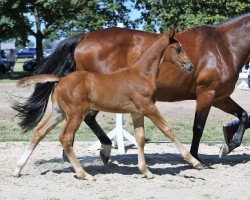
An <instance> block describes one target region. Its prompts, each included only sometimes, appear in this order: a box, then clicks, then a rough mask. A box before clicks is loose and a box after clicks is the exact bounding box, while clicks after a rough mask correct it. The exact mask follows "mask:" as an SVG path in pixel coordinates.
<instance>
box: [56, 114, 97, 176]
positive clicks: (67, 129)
mask: <svg viewBox="0 0 250 200" xmlns="http://www.w3.org/2000/svg"><path fill="white" fill-rule="evenodd" d="M66 118H67V121H66V124H65V126H64V129H63V131H62V133H61V134H60V137H59V138H60V142H61V144H62V146H63V148H64V150H65V152H66V154H67V157H68V158H69V160H70V162H71V164H72V165H73V167H74V170H75V172H76V174H77V177H78V178H80V179H84V180H95V178H94V177H93V176H92V175H90V174H88V173H87V172H86V171H85V170H84V169H83V167H82V166H81V163H80V162H79V161H78V159H77V157H76V155H75V152H74V150H73V147H72V140H73V138H74V135H75V132H76V131H77V130H78V128H79V126H80V124H81V122H82V120H83V113H82V112H79V111H78V112H75V113H74V114H73V115H71V116H70V117H69V116H67V117H66Z"/></svg>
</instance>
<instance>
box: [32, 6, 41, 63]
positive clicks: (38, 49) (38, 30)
mask: <svg viewBox="0 0 250 200" xmlns="http://www.w3.org/2000/svg"><path fill="white" fill-rule="evenodd" d="M34 16H35V21H36V35H35V37H36V61H37V66H39V65H40V64H42V62H43V35H42V32H41V19H40V16H39V12H38V10H37V8H36V7H34Z"/></svg>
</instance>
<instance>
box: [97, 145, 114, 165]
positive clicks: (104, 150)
mask: <svg viewBox="0 0 250 200" xmlns="http://www.w3.org/2000/svg"><path fill="white" fill-rule="evenodd" d="M111 148H112V146H111V145H105V144H102V146H101V151H100V157H101V159H102V162H103V164H104V165H108V161H109V157H110V154H111Z"/></svg>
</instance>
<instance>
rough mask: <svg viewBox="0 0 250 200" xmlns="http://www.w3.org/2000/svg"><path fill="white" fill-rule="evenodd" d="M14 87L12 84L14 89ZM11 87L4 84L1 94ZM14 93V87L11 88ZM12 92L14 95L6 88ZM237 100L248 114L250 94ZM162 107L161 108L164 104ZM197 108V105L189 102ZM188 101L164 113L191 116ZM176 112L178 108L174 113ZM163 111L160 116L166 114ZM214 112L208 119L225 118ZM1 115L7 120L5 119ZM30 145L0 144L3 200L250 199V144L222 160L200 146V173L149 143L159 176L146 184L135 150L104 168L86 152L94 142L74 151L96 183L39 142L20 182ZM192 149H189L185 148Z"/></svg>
mask: <svg viewBox="0 0 250 200" xmlns="http://www.w3.org/2000/svg"><path fill="white" fill-rule="evenodd" d="M12 86H13V85H11V88H14V87H12ZM8 87H9V84H3V86H2V87H1V88H2V90H4V89H6V88H8ZM13 90H15V89H13ZM8 91H9V92H16V91H11V90H8ZM7 96H8V95H5V94H3V95H2V96H1V104H0V105H1V106H0V109H1V111H2V115H3V114H10V113H11V112H13V111H12V110H11V109H10V108H9V107H8V106H6V105H7V99H8V97H7ZM233 97H234V99H236V100H237V102H239V104H240V105H244V108H247V109H248V110H247V111H248V112H249V113H250V101H249V91H236V92H235V93H234V94H233ZM162 104H163V103H160V104H158V105H159V106H161V105H162ZM191 105H192V106H194V105H195V102H191ZM190 107H191V106H190V103H189V104H188V105H187V104H186V102H178V103H171V104H169V103H164V109H166V110H168V112H169V111H171V110H172V112H174V110H180V108H181V109H182V112H183V111H185V112H188V110H189V112H190V114H192V115H193V112H194V111H193V108H192V109H191V111H190ZM176 108H178V109H176ZM164 109H162V112H164ZM221 113H222V112H221V111H218V110H212V111H211V114H210V115H212V116H213V115H216V114H219V115H222V116H225V115H224V114H221ZM2 117H3V116H2ZM26 144H27V143H23V142H2V143H0V163H1V164H0V200H15V199H18V200H34V199H35V200H40V199H41V200H49V199H50V200H52V199H53V200H56V199H60V200H61V199H62V200H64V199H65V200H66V199H67V200H73V199H88V200H90V199H117V200H118V199H119V200H120V199H131V200H132V199H133V200H134V199H171V200H172V199H178V200H179V199H199V200H200V199H220V200H221V199H230V200H236V199H239V200H242V199H243V200H244V199H245V200H250V190H249V188H250V145H249V144H248V145H247V144H246V145H242V146H240V147H239V148H237V149H236V150H235V151H234V152H232V153H231V154H230V155H229V156H228V157H226V158H224V159H222V160H221V159H219V158H218V153H219V148H220V145H214V146H208V145H205V144H201V146H200V155H201V159H202V160H203V161H204V163H206V164H207V166H208V168H206V169H203V170H201V171H197V170H195V169H193V168H192V167H190V166H188V165H187V164H186V163H185V162H184V161H183V159H182V157H181V156H180V154H179V152H178V151H177V149H176V148H175V147H174V146H173V144H169V143H160V144H158V145H157V144H154V143H149V144H146V150H145V153H146V161H147V164H148V166H149V168H150V170H151V171H152V172H153V173H154V174H155V178H154V179H151V180H147V179H145V178H143V177H142V175H141V174H140V172H139V170H138V168H137V149H135V148H129V149H128V151H127V154H126V155H119V154H118V152H117V149H112V156H111V160H112V162H111V163H110V165H109V166H103V164H102V162H101V160H100V159H99V151H90V150H87V149H88V147H89V146H90V145H91V143H90V142H76V144H75V152H76V154H77V156H78V158H79V160H80V162H81V164H82V165H83V166H84V167H85V169H86V171H88V172H89V173H90V174H92V175H94V176H95V178H96V179H97V180H96V181H94V182H89V181H83V180H79V179H77V178H75V175H76V174H75V172H74V170H73V168H72V166H71V164H69V163H64V162H63V160H62V157H61V154H62V147H61V145H60V143H59V142H41V143H40V144H39V145H38V147H37V149H36V150H35V151H34V153H33V154H32V156H31V158H30V160H29V161H28V163H27V165H26V166H25V167H24V169H23V171H22V176H21V177H19V178H15V177H12V172H13V170H14V168H15V166H16V161H17V160H18V159H19V157H20V155H21V154H22V152H23V151H24V150H25V146H26ZM185 146H186V147H187V148H188V149H189V148H190V146H189V145H185Z"/></svg>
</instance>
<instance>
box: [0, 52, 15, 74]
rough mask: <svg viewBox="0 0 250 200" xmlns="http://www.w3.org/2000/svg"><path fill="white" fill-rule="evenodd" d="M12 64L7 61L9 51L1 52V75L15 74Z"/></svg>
mask: <svg viewBox="0 0 250 200" xmlns="http://www.w3.org/2000/svg"><path fill="white" fill-rule="evenodd" d="M11 66H12V65H11V63H10V62H9V60H8V59H7V51H6V50H1V55H0V73H1V74H5V73H7V72H13V71H12V67H11Z"/></svg>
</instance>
